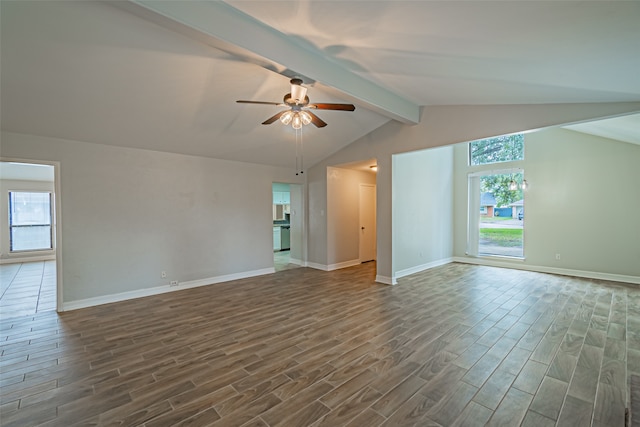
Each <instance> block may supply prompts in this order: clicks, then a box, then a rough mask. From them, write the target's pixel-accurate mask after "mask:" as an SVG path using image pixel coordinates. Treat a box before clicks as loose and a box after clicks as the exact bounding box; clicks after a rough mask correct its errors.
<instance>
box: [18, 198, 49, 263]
mask: <svg viewBox="0 0 640 427" xmlns="http://www.w3.org/2000/svg"><path fill="white" fill-rule="evenodd" d="M51 218H52V215H51V193H49V192H23V191H10V192H9V229H10V233H9V234H10V249H11V251H12V252H17V251H37V250H47V249H53V236H52V227H51V223H52V221H51Z"/></svg>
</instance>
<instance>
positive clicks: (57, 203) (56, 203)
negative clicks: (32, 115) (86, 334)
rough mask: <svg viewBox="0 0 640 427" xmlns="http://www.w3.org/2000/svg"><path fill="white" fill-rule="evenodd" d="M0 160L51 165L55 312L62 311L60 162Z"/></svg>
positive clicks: (22, 159)
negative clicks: (54, 255)
mask: <svg viewBox="0 0 640 427" xmlns="http://www.w3.org/2000/svg"><path fill="white" fill-rule="evenodd" d="M0 162H7V163H8V162H15V163H27V164H29V163H30V164H35V165H48V166H53V191H54V197H53V207H54V219H55V224H54V225H55V227H54V230H55V231H54V233H55V242H56V243H55V244H56V247H55V254H56V312H58V313H60V312H62V311H64V287H63V285H62V277H63V275H62V185H61V183H60V181H61V180H60V162H56V161H49V160H35V159H24V158H16V157H0Z"/></svg>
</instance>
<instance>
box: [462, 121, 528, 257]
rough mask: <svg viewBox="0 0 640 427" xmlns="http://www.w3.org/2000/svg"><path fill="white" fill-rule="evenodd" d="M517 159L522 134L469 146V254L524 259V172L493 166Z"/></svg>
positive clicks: (522, 142)
mask: <svg viewBox="0 0 640 427" xmlns="http://www.w3.org/2000/svg"><path fill="white" fill-rule="evenodd" d="M521 160H524V135H522V134H518V135H507V136H499V137H496V138H488V139H482V140H478V141H472V142H470V143H469V165H470V166H475V167H474V168H473V171H472V172H471V173H470V174H469V216H468V218H469V223H468V236H467V253H468V254H469V255H472V256H477V255H489V256H496V255H497V256H507V257H515V258H523V257H524V223H525V221H524V193H525V188H526V181H524V170H523V169H522V168H521V167H514V168H508V169H507V168H504V169H497V168H496V167H495V165H494V164H495V163H500V162H519V161H521ZM521 164H522V162H520V163H515V164H514V166H515V165H521Z"/></svg>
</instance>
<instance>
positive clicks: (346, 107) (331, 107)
mask: <svg viewBox="0 0 640 427" xmlns="http://www.w3.org/2000/svg"><path fill="white" fill-rule="evenodd" d="M307 108H315V109H316V110H340V111H353V110H355V109H356V107H355V105H353V104H318V103H316V104H309V105H307Z"/></svg>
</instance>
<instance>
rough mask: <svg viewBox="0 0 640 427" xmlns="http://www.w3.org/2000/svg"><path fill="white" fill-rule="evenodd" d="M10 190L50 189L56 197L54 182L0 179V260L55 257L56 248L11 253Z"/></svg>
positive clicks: (19, 260) (21, 260) (18, 260)
mask: <svg viewBox="0 0 640 427" xmlns="http://www.w3.org/2000/svg"><path fill="white" fill-rule="evenodd" d="M3 152H4V150H3ZM9 191H49V192H51V194H53V195H54V197H55V189H54V183H53V182H47V181H23V180H10V179H2V180H0V236H2V239H1V240H0V260H1V261H2V262H3V263H4V262H7V263H8V262H11V261H12V260H15V261H17V262H24V261H26V260H28V259H29V258H37V259H42V258H43V257H47V258H49V259H55V248H54V249H53V250H44V251H27V252H19V253H13V254H12V253H11V251H10V241H9V234H10V233H9ZM52 208H53V205H52ZM53 226H55V225H53ZM54 243H55V239H54Z"/></svg>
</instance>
